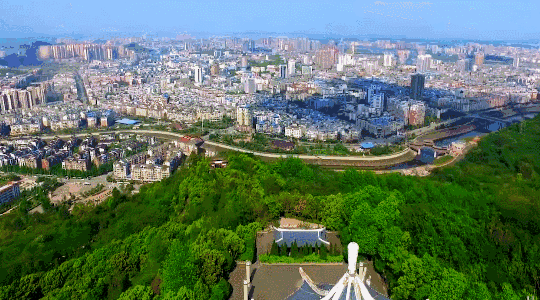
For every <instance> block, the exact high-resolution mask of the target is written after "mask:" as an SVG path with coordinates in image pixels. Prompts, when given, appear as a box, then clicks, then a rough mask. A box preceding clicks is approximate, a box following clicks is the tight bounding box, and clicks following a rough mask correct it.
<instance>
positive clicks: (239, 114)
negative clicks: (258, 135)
mask: <svg viewBox="0 0 540 300" xmlns="http://www.w3.org/2000/svg"><path fill="white" fill-rule="evenodd" d="M236 122H237V123H238V125H239V126H251V122H252V117H251V112H250V111H249V106H247V105H242V106H239V107H238V108H237V109H236Z"/></svg>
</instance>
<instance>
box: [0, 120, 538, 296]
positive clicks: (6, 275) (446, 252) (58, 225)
mask: <svg viewBox="0 0 540 300" xmlns="http://www.w3.org/2000/svg"><path fill="white" fill-rule="evenodd" d="M228 159H229V165H228V166H227V168H225V169H211V168H210V166H209V162H208V161H206V160H204V159H202V158H200V157H190V159H189V161H188V162H189V166H185V167H182V168H181V169H179V170H178V171H177V172H176V173H175V174H174V176H172V177H171V178H168V179H166V180H164V181H162V182H159V183H154V184H151V185H147V186H144V187H143V188H142V189H141V192H140V193H139V194H137V195H130V194H124V193H121V192H119V191H115V192H114V193H113V196H112V197H111V198H110V199H109V200H108V201H106V203H104V204H102V205H99V206H97V207H92V206H77V207H75V209H74V210H73V213H72V214H70V213H69V212H68V211H67V207H65V206H59V207H51V208H49V209H48V210H47V211H46V212H45V213H44V214H33V215H29V214H28V213H27V212H26V211H25V210H22V209H21V210H18V211H16V212H14V213H11V214H9V215H7V216H2V217H0V261H1V263H2V267H1V270H0V286H1V288H0V299H40V298H44V299H204V300H207V299H227V298H228V296H229V294H230V289H231V287H230V285H229V284H228V282H227V280H226V279H227V276H228V274H229V273H230V272H231V271H232V270H233V268H234V267H235V261H236V260H246V259H253V258H254V248H255V243H254V238H255V232H256V231H257V230H259V229H260V228H261V227H262V226H264V225H265V224H267V223H268V222H271V221H273V220H276V219H278V218H279V217H280V216H292V217H296V218H300V219H304V220H306V221H311V222H321V223H323V224H325V225H326V226H327V227H328V228H329V229H334V230H339V231H340V232H341V236H342V243H343V244H344V245H346V244H347V243H348V242H350V241H355V242H357V243H358V244H359V245H360V252H361V255H362V256H364V257H365V258H368V259H372V260H374V262H375V266H376V268H377V270H378V271H379V272H381V274H382V275H383V276H384V277H385V278H386V279H387V281H388V285H389V291H390V297H391V298H392V299H396V300H397V299H426V298H428V297H429V299H431V300H434V299H479V300H480V299H482V300H484V299H501V300H503V299H504V300H507V299H525V298H526V296H527V295H534V294H537V293H538V291H539V290H540V274H539V273H538V272H539V270H540V249H539V246H540V235H539V234H540V203H539V202H540V200H539V199H540V192H539V188H540V176H539V174H540V118H538V117H537V118H535V119H534V120H531V121H527V122H525V123H523V125H519V124H518V125H513V126H511V127H509V128H507V129H505V130H503V131H501V132H498V133H494V134H492V135H490V136H488V137H486V138H484V139H483V140H482V141H481V142H480V144H479V145H478V147H477V148H476V149H474V150H473V151H472V152H471V153H470V154H469V155H468V156H467V158H466V159H465V160H463V161H461V162H459V163H458V164H457V165H456V166H453V167H449V168H445V169H442V170H439V171H437V172H436V173H435V174H434V175H432V176H430V177H428V178H417V177H406V176H401V175H398V174H389V175H375V174H374V173H372V172H359V171H356V170H352V169H350V170H347V171H345V172H333V171H328V170H323V169H321V168H319V167H316V166H310V165H305V164H303V163H302V162H301V161H300V160H297V159H287V160H282V161H279V162H275V163H265V162H262V161H260V160H258V159H256V158H253V157H249V156H247V155H244V154H232V155H231V156H230V157H229V158H228ZM345 257H346V253H345Z"/></svg>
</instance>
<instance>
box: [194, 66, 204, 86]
mask: <svg viewBox="0 0 540 300" xmlns="http://www.w3.org/2000/svg"><path fill="white" fill-rule="evenodd" d="M202 81H203V73H202V68H201V67H195V82H197V83H201V82H202Z"/></svg>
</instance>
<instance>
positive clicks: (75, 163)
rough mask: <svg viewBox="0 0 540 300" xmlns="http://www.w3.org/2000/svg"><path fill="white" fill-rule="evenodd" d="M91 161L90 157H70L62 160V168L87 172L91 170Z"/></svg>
mask: <svg viewBox="0 0 540 300" xmlns="http://www.w3.org/2000/svg"><path fill="white" fill-rule="evenodd" d="M90 167H91V162H90V159H89V158H75V157H69V158H67V159H65V160H64V161H63V162H62V169H64V170H78V171H83V172H86V171H88V170H90Z"/></svg>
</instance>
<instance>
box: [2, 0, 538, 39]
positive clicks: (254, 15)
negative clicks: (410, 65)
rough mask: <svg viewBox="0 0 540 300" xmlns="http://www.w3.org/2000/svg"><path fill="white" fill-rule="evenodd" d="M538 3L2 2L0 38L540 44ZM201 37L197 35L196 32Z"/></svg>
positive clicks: (290, 0)
mask: <svg viewBox="0 0 540 300" xmlns="http://www.w3.org/2000/svg"><path fill="white" fill-rule="evenodd" d="M539 2H540V1H539V0H523V1H517V2H514V1H511V0H504V1H499V0H497V1H442V2H439V1H437V2H435V1H432V2H393V1H362V0H355V1H350V0H342V1H320V0H311V1H306V0H280V1H243V0H241V1H239V0H229V1H208V0H192V1H174V0H157V1H151V0H145V1H141V0H130V1H115V0H87V1H75V0H54V1H52V0H35V1H29V0H0V38H1V37H27V36H38V35H39V34H46V35H57V36H58V35H59V36H62V35H67V34H72V33H75V34H83V35H93V36H99V35H100V34H108V33H111V32H113V33H114V32H116V33H119V34H121V33H138V34H140V33H144V32H147V33H155V32H164V33H169V34H171V35H174V34H176V33H183V32H187V33H197V32H206V33H215V34H226V33H234V32H244V31H265V32H276V33H290V32H306V33H322V34H341V35H348V36H353V35H383V36H405V37H408V38H466V39H483V40H494V39H503V40H508V39H513V40H517V39H538V38H540V23H539V22H538V19H539V18H540V17H539V13H538V12H539V8H540V4H539ZM195 35H196V34H195Z"/></svg>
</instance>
